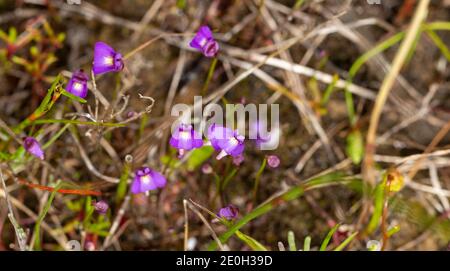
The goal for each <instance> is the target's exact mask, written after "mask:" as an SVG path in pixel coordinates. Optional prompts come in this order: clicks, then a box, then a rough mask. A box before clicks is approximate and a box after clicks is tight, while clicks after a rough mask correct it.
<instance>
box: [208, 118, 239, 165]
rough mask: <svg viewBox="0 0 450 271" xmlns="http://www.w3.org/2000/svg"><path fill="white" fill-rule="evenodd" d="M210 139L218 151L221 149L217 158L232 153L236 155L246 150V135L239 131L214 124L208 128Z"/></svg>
mask: <svg viewBox="0 0 450 271" xmlns="http://www.w3.org/2000/svg"><path fill="white" fill-rule="evenodd" d="M208 139H209V141H210V142H211V145H212V146H213V148H214V149H216V150H217V151H220V153H219V155H218V156H217V159H218V160H220V159H222V158H223V157H224V156H227V155H231V156H233V157H236V156H238V155H240V154H241V153H242V152H243V151H244V137H243V136H241V135H239V134H238V131H237V130H235V131H233V130H231V129H229V128H225V127H223V126H220V125H217V124H213V125H211V126H210V127H209V129H208Z"/></svg>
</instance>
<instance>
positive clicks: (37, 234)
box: [34, 181, 63, 250]
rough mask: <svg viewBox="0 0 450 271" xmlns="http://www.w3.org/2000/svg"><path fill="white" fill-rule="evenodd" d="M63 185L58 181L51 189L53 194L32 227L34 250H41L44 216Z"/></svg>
mask: <svg viewBox="0 0 450 271" xmlns="http://www.w3.org/2000/svg"><path fill="white" fill-rule="evenodd" d="M62 185H63V183H62V182H61V181H59V182H58V183H57V184H56V186H55V188H54V189H53V192H52V193H51V194H50V197H49V198H48V200H47V203H46V204H45V206H44V209H43V210H42V212H41V214H40V215H39V218H38V220H37V221H36V224H35V225H34V237H35V241H34V250H42V248H41V237H40V235H41V223H42V221H44V218H45V216H46V215H47V212H48V210H49V209H50V206H52V202H53V199H54V198H55V196H56V193H57V192H58V190H59V189H60V188H61V186H62Z"/></svg>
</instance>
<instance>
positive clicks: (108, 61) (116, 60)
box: [92, 41, 124, 75]
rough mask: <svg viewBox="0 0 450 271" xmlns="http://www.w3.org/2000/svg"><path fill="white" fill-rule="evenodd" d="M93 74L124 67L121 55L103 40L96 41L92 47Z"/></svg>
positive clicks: (119, 69) (115, 70) (114, 70)
mask: <svg viewBox="0 0 450 271" xmlns="http://www.w3.org/2000/svg"><path fill="white" fill-rule="evenodd" d="M92 66H93V67H92V71H93V72H94V75H98V74H102V73H107V72H118V71H121V70H122V69H123V67H124V64H123V59H122V55H121V54H120V53H117V52H116V51H115V50H114V49H113V48H112V47H111V46H109V45H108V44H106V43H104V42H101V41H99V42H96V43H95V47H94V62H93V63H92Z"/></svg>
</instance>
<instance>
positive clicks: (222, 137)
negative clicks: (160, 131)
mask: <svg viewBox="0 0 450 271" xmlns="http://www.w3.org/2000/svg"><path fill="white" fill-rule="evenodd" d="M207 137H208V140H209V144H211V146H212V147H213V148H214V149H215V150H217V151H219V155H218V156H217V159H218V160H220V159H222V158H223V157H225V156H227V155H230V156H232V157H233V158H235V164H240V163H241V162H242V161H243V156H242V153H243V151H244V147H245V146H244V139H245V138H244V136H242V135H239V133H238V131H237V130H232V129H230V128H226V127H223V126H221V125H218V124H215V123H214V124H212V125H211V126H210V127H209V129H208V135H207ZM169 143H170V145H171V146H172V147H174V148H176V149H178V152H179V154H180V155H183V154H184V152H185V151H188V150H192V149H195V148H200V147H202V146H203V140H202V139H201V136H200V135H199V134H198V133H197V132H196V131H195V130H194V128H193V127H192V125H187V124H183V123H182V124H180V125H179V126H178V127H177V128H176V129H175V130H174V131H173V133H172V136H171V138H170V141H169Z"/></svg>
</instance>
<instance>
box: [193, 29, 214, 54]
mask: <svg viewBox="0 0 450 271" xmlns="http://www.w3.org/2000/svg"><path fill="white" fill-rule="evenodd" d="M189 45H190V46H191V47H192V48H194V49H197V50H199V51H200V52H202V53H203V55H204V56H206V57H215V56H216V55H217V53H218V52H219V43H217V41H216V40H215V39H214V37H213V34H212V32H211V29H209V27H208V26H206V25H204V26H201V27H200V29H199V30H198V31H197V34H195V36H194V38H193V39H192V40H191V42H190V43H189Z"/></svg>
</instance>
